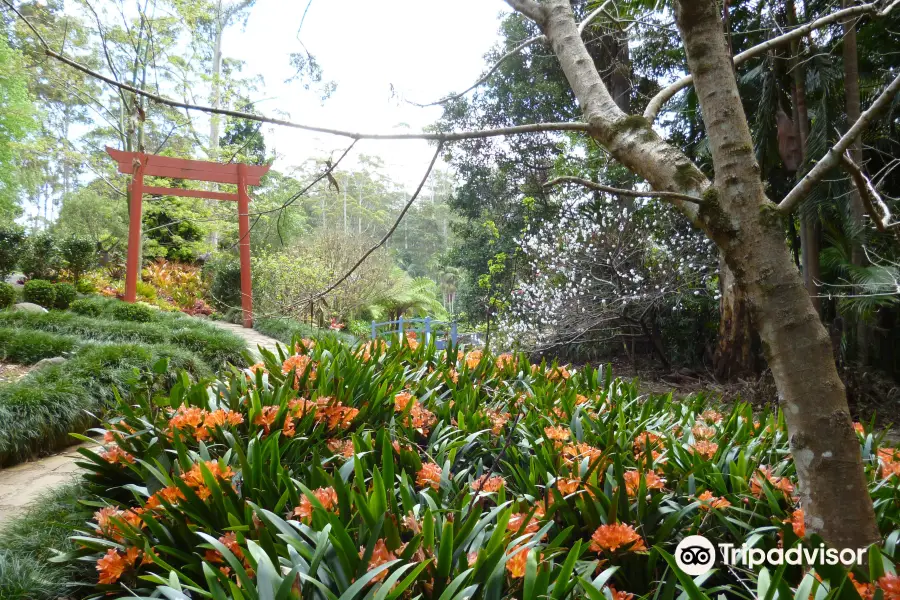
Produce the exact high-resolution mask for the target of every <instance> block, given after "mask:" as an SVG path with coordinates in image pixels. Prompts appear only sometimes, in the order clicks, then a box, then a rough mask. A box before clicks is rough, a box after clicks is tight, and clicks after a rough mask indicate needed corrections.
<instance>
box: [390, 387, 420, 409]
mask: <svg viewBox="0 0 900 600" xmlns="http://www.w3.org/2000/svg"><path fill="white" fill-rule="evenodd" d="M410 402H412V405H413V408H415V406H416V405H417V404H418V401H417V400H416V399H415V398H414V397H413V395H412V394H410V393H409V392H400V393H399V394H397V395H396V396H394V412H403V411H405V410H406V407H407V406H409V403H410Z"/></svg>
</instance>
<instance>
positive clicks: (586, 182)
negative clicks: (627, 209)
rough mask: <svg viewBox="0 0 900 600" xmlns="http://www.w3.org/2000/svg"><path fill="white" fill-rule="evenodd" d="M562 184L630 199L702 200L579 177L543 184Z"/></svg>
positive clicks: (554, 180) (548, 185)
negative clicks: (611, 185) (623, 187)
mask: <svg viewBox="0 0 900 600" xmlns="http://www.w3.org/2000/svg"><path fill="white" fill-rule="evenodd" d="M563 183H575V184H577V185H580V186H583V187H586V188H589V189H592V190H596V191H598V192H606V193H608V194H617V195H619V196H628V197H630V198H662V199H664V200H681V201H683V202H692V203H694V204H698V205H699V204H703V199H702V198H698V197H696V196H691V195H689V194H679V193H678V192H640V191H637V190H626V189H622V188H615V187H609V186H608V185H603V184H600V183H597V182H595V181H591V180H590V179H582V178H581V177H572V176H568V175H567V176H563V177H557V178H555V179H551V180H550V181H548V182H547V183H545V184H544V187H545V188H549V187H553V186H555V185H560V184H563Z"/></svg>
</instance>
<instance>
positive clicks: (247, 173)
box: [106, 148, 269, 327]
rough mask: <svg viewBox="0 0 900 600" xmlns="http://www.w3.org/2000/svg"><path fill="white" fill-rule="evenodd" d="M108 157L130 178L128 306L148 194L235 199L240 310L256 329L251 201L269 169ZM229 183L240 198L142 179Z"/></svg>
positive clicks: (115, 152) (144, 157)
mask: <svg viewBox="0 0 900 600" xmlns="http://www.w3.org/2000/svg"><path fill="white" fill-rule="evenodd" d="M106 153H107V154H109V155H110V156H111V157H112V158H113V160H115V161H116V162H117V163H118V165H119V173H127V174H130V175H131V184H130V185H129V188H128V195H129V211H128V257H127V260H126V263H125V301H126V302H134V301H135V299H136V297H137V282H138V277H139V276H140V269H141V265H140V264H139V263H140V249H141V215H142V213H143V206H142V205H143V196H144V194H158V195H163V196H182V197H187V198H208V199H212V200H233V201H236V202H237V204H238V235H239V236H240V238H239V242H238V246H239V249H240V256H241V309H242V312H243V320H244V327H253V287H252V284H251V278H250V196H249V195H248V193H247V186H248V185H259V180H260V178H261V177H262V176H263V175H265V174H266V172H268V170H269V167H268V166H256V165H246V164H243V163H230V164H220V163H214V162H208V161H203V160H188V159H184V158H171V157H168V156H159V155H158V154H144V153H141V152H124V151H122V150H116V149H114V148H107V149H106ZM145 175H149V176H151V177H168V178H171V179H186V180H189V181H207V182H212V183H230V184H234V185H237V193H236V194H233V193H226V192H214V191H206V190H186V189H180V188H170V187H159V186H149V185H144V176H145Z"/></svg>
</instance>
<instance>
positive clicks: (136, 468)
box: [67, 339, 900, 600]
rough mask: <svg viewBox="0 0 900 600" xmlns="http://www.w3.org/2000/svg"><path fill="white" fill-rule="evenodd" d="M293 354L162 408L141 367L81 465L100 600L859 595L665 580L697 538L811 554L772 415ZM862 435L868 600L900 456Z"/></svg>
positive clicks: (333, 344) (532, 379) (599, 385)
mask: <svg viewBox="0 0 900 600" xmlns="http://www.w3.org/2000/svg"><path fill="white" fill-rule="evenodd" d="M295 342H296V343H297V352H298V353H297V354H296V355H291V356H288V355H283V356H279V357H276V356H274V355H272V354H271V353H266V354H265V362H264V363H261V364H259V365H256V366H254V368H252V369H249V370H243V371H242V370H237V369H234V370H231V371H227V372H223V373H221V374H220V379H218V380H214V381H210V382H202V383H199V384H197V385H194V386H190V385H188V384H187V382H185V383H184V385H178V386H176V387H174V388H172V390H171V392H170V393H168V394H166V393H165V392H163V391H161V389H160V388H158V387H157V388H155V391H154V388H153V386H152V382H153V381H154V378H160V379H162V380H166V379H168V378H170V377H171V376H172V375H171V370H166V369H162V368H157V369H156V370H155V372H156V374H155V375H150V374H148V375H147V376H146V377H145V378H144V379H143V380H142V381H143V383H141V384H140V385H137V386H135V387H134V388H133V389H132V393H131V394H130V395H129V396H128V397H127V398H126V399H124V400H123V401H122V402H121V403H120V404H119V405H118V409H119V411H120V413H121V417H117V418H113V419H111V420H110V421H109V422H108V423H107V424H106V426H105V430H106V435H105V438H104V443H103V448H102V449H100V448H98V449H96V450H86V449H85V450H81V453H82V454H83V455H84V457H85V460H84V461H83V464H84V465H85V467H86V468H87V469H88V472H89V475H87V476H86V477H85V485H86V486H87V487H88V489H89V491H90V492H91V493H93V494H96V495H98V496H102V497H103V498H104V501H103V503H102V505H100V504H98V505H97V506H96V508H97V512H96V514H95V515H94V520H93V522H92V523H91V524H90V526H89V527H88V528H86V530H85V531H84V532H82V533H81V534H80V535H79V537H78V538H77V540H78V543H79V544H81V548H79V549H76V550H74V551H72V552H70V553H69V554H68V555H67V556H68V558H69V559H76V558H81V559H86V560H91V561H96V565H97V571H98V574H97V575H98V579H99V583H98V584H97V586H96V588H95V589H96V592H97V594H98V597H99V596H100V595H106V594H112V595H118V596H120V597H123V598H124V597H126V596H128V595H131V594H133V593H137V594H138V595H143V596H145V597H146V596H149V595H150V594H152V593H156V594H161V595H165V596H169V597H179V598H180V597H181V596H180V595H179V593H180V594H186V593H187V591H191V595H192V596H193V595H195V594H200V595H201V596H204V597H206V596H209V597H213V598H224V597H228V596H231V597H241V598H248V599H253V600H255V599H257V598H275V597H277V598H299V597H300V592H301V591H302V592H303V594H304V596H305V594H306V593H308V592H312V590H313V589H315V590H318V591H321V593H322V594H323V595H324V596H325V597H327V598H337V597H344V598H356V597H360V596H362V595H365V594H368V595H369V596H374V597H377V598H399V597H402V596H403V595H404V594H410V595H412V596H413V597H415V596H416V595H418V594H423V595H425V594H427V595H428V596H432V597H433V596H434V595H437V596H438V597H444V598H445V599H447V598H451V599H453V598H463V597H469V598H498V599H499V598H522V599H524V600H533V599H537V598H545V597H553V598H560V599H561V598H568V597H570V598H590V599H593V600H599V599H600V598H603V597H604V590H605V589H607V588H608V589H609V590H610V592H611V593H613V594H615V592H614V591H613V589H615V590H618V591H620V592H627V593H634V594H637V595H648V597H658V598H665V599H673V598H675V597H676V596H678V594H679V593H680V592H682V591H683V592H684V594H685V596H686V597H689V598H691V599H692V600H700V599H704V598H708V597H713V596H717V595H724V596H726V597H748V598H749V597H751V596H755V595H756V593H758V594H759V596H761V597H764V596H766V591H767V590H770V591H771V593H772V594H773V596H774V595H775V594H777V595H778V597H783V598H789V597H795V593H796V594H797V595H796V597H798V598H804V599H805V598H806V597H807V596H809V595H810V594H813V595H814V597H816V598H821V599H824V598H838V597H841V598H858V596H857V595H856V593H855V592H854V591H853V590H854V588H853V585H851V583H850V581H849V580H848V579H847V574H846V572H845V571H844V570H843V569H841V568H839V567H828V566H827V565H824V564H822V565H818V566H816V567H815V570H814V572H813V571H809V572H807V571H805V570H802V569H800V568H788V569H778V570H777V571H775V572H773V571H769V570H767V569H766V568H760V567H758V566H757V567H756V568H754V569H752V570H748V569H746V568H741V569H740V570H737V569H732V570H728V569H716V570H714V571H712V572H711V574H710V575H708V576H706V577H703V578H700V579H697V580H696V581H694V580H692V579H691V578H689V577H686V576H684V574H683V573H681V572H680V571H678V570H677V569H676V568H675V566H674V565H675V563H674V559H673V558H672V556H671V552H673V551H674V547H675V545H676V544H677V542H678V541H679V540H680V539H682V538H683V537H684V536H687V535H691V534H697V533H702V534H703V535H706V536H707V537H709V538H711V539H713V540H715V541H716V542H722V543H724V542H731V543H736V544H741V543H742V542H744V541H745V540H746V539H751V538H752V540H753V544H754V545H755V546H756V547H759V548H762V549H774V548H777V547H779V546H783V547H784V548H789V547H793V546H795V545H800V546H806V547H815V546H816V545H817V544H818V543H819V541H818V539H817V538H816V537H815V536H806V535H805V530H804V528H803V525H802V512H801V511H799V510H797V508H796V502H797V498H796V497H795V496H794V489H795V485H796V473H795V467H794V464H793V460H792V458H791V457H790V454H789V452H788V440H787V435H786V432H785V428H784V420H783V416H782V415H781V414H780V413H778V412H769V411H765V412H763V413H761V414H754V413H753V411H752V410H751V407H750V406H749V405H746V404H737V405H735V406H733V407H731V408H730V409H727V410H726V409H722V408H719V407H716V406H714V405H712V404H711V403H710V402H709V401H708V400H707V399H706V398H704V397H702V396H697V397H691V398H688V399H685V400H684V401H682V402H675V401H673V400H672V398H671V396H670V395H664V396H646V395H640V394H639V393H638V391H637V385H636V384H635V383H628V382H624V381H621V380H619V379H615V378H613V377H612V376H611V373H610V371H609V370H606V371H605V372H604V371H601V370H595V369H591V368H585V369H583V370H580V371H577V372H576V371H573V370H570V369H569V368H567V367H564V366H560V365H556V364H552V365H551V364H542V365H529V364H528V363H527V360H526V358H525V357H524V355H520V356H512V355H503V356H500V357H496V358H495V357H492V356H490V355H487V354H482V353H481V352H480V351H473V352H469V353H462V352H460V353H459V354H457V352H456V351H455V350H454V351H451V352H449V353H443V352H440V353H438V352H435V351H434V349H433V347H427V346H424V345H419V346H418V347H416V344H414V343H409V344H407V343H400V342H398V341H397V340H394V343H393V344H392V345H391V346H390V347H386V346H384V345H378V344H373V343H369V344H366V345H361V346H356V347H350V346H347V345H344V344H342V343H340V342H338V341H336V340H328V339H325V340H319V341H317V342H315V343H312V342H310V341H303V340H299V339H297V340H295ZM161 407H164V408H161ZM720 411H721V412H720ZM857 431H858V432H859V440H860V444H861V446H862V448H863V455H864V458H865V460H866V464H867V467H866V475H867V477H868V478H869V481H870V490H871V494H872V496H873V498H874V500H875V503H876V507H877V514H878V521H879V526H880V528H881V533H882V535H883V536H884V537H885V541H884V543H882V544H879V545H876V546H874V547H873V548H872V549H871V550H870V562H869V570H868V571H866V570H863V569H859V570H857V571H856V572H855V573H854V576H855V578H856V582H857V585H858V586H860V588H859V589H860V590H863V591H865V589H868V590H869V591H868V592H867V593H872V591H874V585H873V586H870V587H869V588H866V587H865V586H868V585H869V584H867V583H865V582H867V581H872V582H873V584H874V582H879V585H882V586H884V589H885V590H889V589H891V588H890V586H892V585H895V584H896V583H897V582H898V579H897V576H896V574H895V569H894V561H895V556H894V555H895V553H896V542H897V539H898V537H900V534H898V533H897V531H895V529H896V519H897V516H898V515H897V499H898V497H900V496H898V494H900V488H898V485H897V480H898V479H897V478H898V473H897V469H896V465H897V462H896V461H897V460H898V459H900V456H898V453H897V451H896V450H895V449H893V448H889V447H887V446H886V445H885V444H883V443H882V436H881V435H879V434H876V433H874V432H870V431H867V430H866V428H865V427H863V426H862V425H859V426H858V429H857ZM146 555H149V559H148V560H144V557H145V556H146ZM746 590H757V592H752V591H751V592H750V595H749V596H748V595H747V592H746ZM795 590H796V592H795ZM614 597H616V598H619V597H629V598H630V596H615V595H614Z"/></svg>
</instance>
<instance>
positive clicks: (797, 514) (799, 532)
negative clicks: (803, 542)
mask: <svg viewBox="0 0 900 600" xmlns="http://www.w3.org/2000/svg"><path fill="white" fill-rule="evenodd" d="M784 522H785V523H790V524H791V527H793V529H794V535H796V536H797V537H798V538H803V537H806V521H805V520H804V514H803V509H802V508H798V509H797V510H795V511H794V512H792V513H791V518H790V519H785V520H784Z"/></svg>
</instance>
